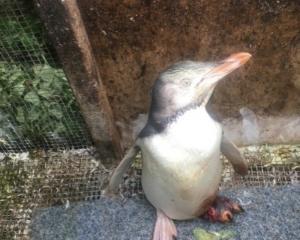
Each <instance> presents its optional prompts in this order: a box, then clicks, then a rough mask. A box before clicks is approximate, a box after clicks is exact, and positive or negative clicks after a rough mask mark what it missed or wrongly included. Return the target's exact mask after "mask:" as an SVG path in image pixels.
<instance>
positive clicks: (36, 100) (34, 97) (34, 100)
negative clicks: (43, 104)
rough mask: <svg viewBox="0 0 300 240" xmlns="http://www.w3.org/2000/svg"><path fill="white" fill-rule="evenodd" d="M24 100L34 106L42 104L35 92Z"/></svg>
mask: <svg viewBox="0 0 300 240" xmlns="http://www.w3.org/2000/svg"><path fill="white" fill-rule="evenodd" d="M24 100H25V101H26V102H29V103H32V104H33V105H39V104H40V98H39V96H38V95H37V94H36V93H35V92H33V91H32V92H29V93H27V94H26V95H25V97H24Z"/></svg>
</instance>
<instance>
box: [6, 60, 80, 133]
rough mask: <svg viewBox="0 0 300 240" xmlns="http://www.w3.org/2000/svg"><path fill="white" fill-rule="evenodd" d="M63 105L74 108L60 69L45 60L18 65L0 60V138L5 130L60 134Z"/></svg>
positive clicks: (63, 112) (68, 88)
mask: <svg viewBox="0 0 300 240" xmlns="http://www.w3.org/2000/svg"><path fill="white" fill-rule="evenodd" d="M66 105H67V106H68V107H69V109H70V108H71V109H73V110H74V109H76V105H75V101H74V97H73V94H72V92H71V90H70V87H69V85H68V82H67V81H66V78H65V75H64V73H63V71H62V70H61V69H56V68H53V67H51V66H49V65H46V64H44V65H33V66H23V65H21V66H19V65H16V64H8V63H7V62H0V138H1V137H4V136H3V135H7V134H9V132H10V133H11V134H17V135H19V136H24V137H30V138H34V139H38V138H39V137H40V136H43V137H45V136H49V135H50V134H56V135H58V136H59V135H64V134H66V133H67V126H66V124H67V122H66V121H64V119H63V116H64V115H65V107H66ZM9 123H15V124H13V125H14V126H11V125H10V124H9ZM12 129H13V131H12ZM1 130H2V131H1ZM1 132H2V136H1ZM8 137H14V136H13V135H12V136H8Z"/></svg>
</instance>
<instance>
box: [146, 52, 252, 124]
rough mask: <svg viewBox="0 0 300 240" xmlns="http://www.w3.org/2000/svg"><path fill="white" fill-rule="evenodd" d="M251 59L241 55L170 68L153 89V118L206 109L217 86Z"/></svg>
mask: <svg viewBox="0 0 300 240" xmlns="http://www.w3.org/2000/svg"><path fill="white" fill-rule="evenodd" d="M250 57H251V55H250V54H249V53H245V52H241V53H236V54H233V55H231V56H229V57H228V58H226V59H224V60H223V61H219V62H196V61H182V62H178V63H176V64H174V65H173V66H171V67H169V68H168V69H167V70H165V71H164V72H162V73H161V74H160V75H159V77H158V79H157V80H156V82H155V84H154V86H153V89H152V104H151V110H150V111H151V112H152V114H154V116H152V117H154V118H160V119H161V118H166V117H171V116H173V115H174V114H176V112H180V111H183V110H184V109H188V108H190V107H194V106H200V105H204V106H205V105H206V103H207V102H208V100H209V98H210V96H211V95H212V92H213V90H214V88H215V86H216V85H217V83H218V82H219V81H220V80H221V79H222V78H224V77H225V76H226V75H228V74H229V73H231V72H232V71H234V70H235V69H237V68H239V67H240V66H242V65H243V64H245V63H246V62H247V61H248V60H249V58H250Z"/></svg>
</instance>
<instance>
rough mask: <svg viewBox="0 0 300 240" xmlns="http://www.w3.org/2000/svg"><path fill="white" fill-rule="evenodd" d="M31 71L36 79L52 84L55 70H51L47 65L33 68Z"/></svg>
mask: <svg viewBox="0 0 300 240" xmlns="http://www.w3.org/2000/svg"><path fill="white" fill-rule="evenodd" d="M33 71H34V74H35V75H36V77H39V78H41V79H42V80H43V81H46V82H52V81H53V78H54V76H55V69H53V68H52V67H50V66H49V65H37V66H34V67H33Z"/></svg>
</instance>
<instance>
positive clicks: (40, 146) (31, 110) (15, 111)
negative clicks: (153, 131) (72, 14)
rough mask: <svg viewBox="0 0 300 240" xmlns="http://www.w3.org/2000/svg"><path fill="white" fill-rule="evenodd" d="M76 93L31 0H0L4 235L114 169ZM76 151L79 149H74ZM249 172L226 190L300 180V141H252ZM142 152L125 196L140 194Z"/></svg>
mask: <svg viewBox="0 0 300 240" xmlns="http://www.w3.org/2000/svg"><path fill="white" fill-rule="evenodd" d="M91 145H92V144H91V141H90V138H89V135H88V132H87V130H86V128H85V125H84V123H83V119H82V117H81V115H80V112H79V109H78V107H77V105H76V102H75V99H74V96H73V94H72V91H71V89H70V87H69V85H68V82H67V80H66V78H65V75H64V72H63V71H62V69H61V68H60V66H59V64H58V61H57V59H56V57H55V54H54V53H53V51H52V49H51V46H49V45H48V41H47V37H46V35H45V32H44V30H43V26H42V24H41V22H40V21H39V18H38V17H36V15H35V13H34V8H33V5H32V4H31V3H30V2H29V1H25V0H24V1H21V0H0V239H3V240H6V239H7V240H11V239H29V238H30V230H29V225H30V222H31V217H32V211H33V210H34V209H35V208H37V207H46V206H53V205H57V204H65V205H68V204H69V203H70V202H74V201H86V200H95V199H99V198H100V195H101V189H102V187H103V186H104V185H105V183H106V182H107V180H108V176H109V174H111V172H112V169H106V168H105V167H104V166H103V165H102V164H101V163H100V162H99V161H98V160H97V159H96V157H95V150H94V149H93V148H91V147H90V146H91ZM74 148H76V149H77V150H75V149H74ZM242 151H243V153H244V156H245V157H246V159H247V160H248V162H249V165H250V170H249V174H248V175H247V176H246V177H240V176H238V175H236V174H235V173H234V172H233V169H232V167H231V166H230V164H228V163H227V162H226V159H224V160H225V164H224V165H225V168H224V172H223V180H222V184H221V188H223V189H224V188H239V187H252V186H257V187H264V186H277V185H285V184H299V181H300V145H278V146H267V145H265V146H259V147H257V146H250V147H246V148H243V149H242ZM140 177H141V156H138V157H137V159H136V161H135V162H134V164H133V168H131V169H130V171H129V172H128V173H127V174H126V175H125V176H124V182H123V184H122V186H121V194H122V195H123V196H124V197H131V196H133V195H135V194H142V187H141V183H140Z"/></svg>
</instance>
